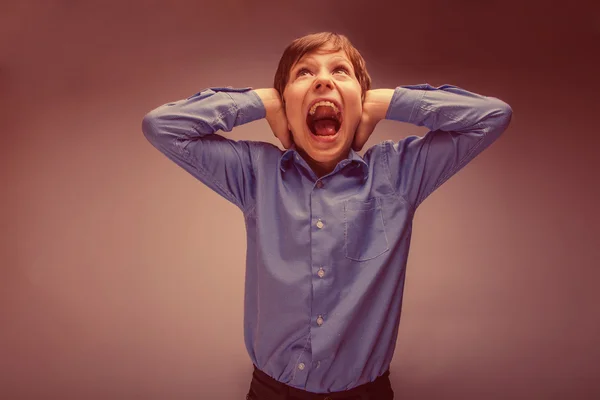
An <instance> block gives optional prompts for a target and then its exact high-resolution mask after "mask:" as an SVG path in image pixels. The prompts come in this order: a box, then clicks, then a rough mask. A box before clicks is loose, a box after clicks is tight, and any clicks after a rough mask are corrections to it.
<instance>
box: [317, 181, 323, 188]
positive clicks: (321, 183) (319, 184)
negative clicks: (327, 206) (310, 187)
mask: <svg viewBox="0 0 600 400" xmlns="http://www.w3.org/2000/svg"><path fill="white" fill-rule="evenodd" d="M322 187H323V181H317V189H321V188H322Z"/></svg>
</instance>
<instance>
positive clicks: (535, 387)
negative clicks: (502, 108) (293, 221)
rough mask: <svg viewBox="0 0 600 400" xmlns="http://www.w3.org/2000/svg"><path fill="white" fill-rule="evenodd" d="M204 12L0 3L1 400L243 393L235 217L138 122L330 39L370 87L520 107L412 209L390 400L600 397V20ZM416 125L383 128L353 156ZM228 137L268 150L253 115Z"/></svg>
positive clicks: (466, 4) (504, 8)
mask: <svg viewBox="0 0 600 400" xmlns="http://www.w3.org/2000/svg"><path fill="white" fill-rule="evenodd" d="M416 3H418V5H415V4H416ZM215 4H216V2H203V1H198V0H196V1H179V2H174V3H173V4H171V3H170V2H166V1H162V2H159V1H141V0H137V1H128V2H127V1H109V2H97V3H93V2H89V1H80V2H76V1H66V0H65V1H12V2H2V5H1V6H0V7H1V8H0V16H1V19H0V57H1V59H0V94H1V100H0V121H1V124H2V125H1V126H2V131H1V133H2V134H1V143H0V152H1V153H0V155H1V163H2V164H1V166H2V169H1V171H2V196H1V197H0V198H1V199H2V214H1V221H2V231H1V232H2V240H1V241H0V263H1V264H0V398H3V399H70V398H73V399H133V398H139V399H141V398H143V399H209V398H210V399H242V398H244V395H245V393H246V391H247V388H248V385H249V380H250V374H251V368H252V365H251V363H250V360H249V358H248V356H247V354H246V350H245V347H244V343H243V332H242V318H243V315H242V305H243V277H244V254H245V231H244V225H243V219H242V216H241V213H240V212H239V211H238V210H237V208H235V206H233V205H231V204H229V203H227V202H226V201H225V200H223V199H222V198H220V197H218V196H217V195H216V194H214V193H213V192H211V191H210V190H209V189H207V188H206V187H204V186H203V185H202V184H200V183H199V182H198V181H196V180H195V179H194V178H192V177H191V175H188V174H186V173H184V172H183V170H181V169H180V168H179V167H178V166H176V165H175V164H174V163H171V162H170V161H168V160H167V159H166V157H164V156H163V155H161V154H160V153H159V152H158V151H157V150H155V149H154V148H153V147H151V146H150V144H149V143H148V142H147V141H146V140H145V138H144V137H143V135H142V132H141V120H142V117H143V116H144V114H145V113H146V112H148V111H150V110H151V109H152V108H154V107H156V106H158V105H160V104H163V103H167V102H169V101H172V100H175V99H180V98H184V97H187V96H190V95H192V94H194V93H196V92H197V91H199V90H201V89H203V88H206V87H209V86H228V85H231V86H237V87H243V86H252V87H254V88H258V87H268V86H270V85H271V84H272V78H273V75H274V73H275V68H276V65H277V62H278V60H279V57H280V55H281V53H282V51H283V49H284V48H285V46H286V45H287V44H288V43H289V42H290V41H291V40H293V39H294V38H296V37H298V36H302V35H304V34H307V33H311V32H316V31H323V30H330V31H337V32H341V33H344V34H346V35H348V36H349V38H350V39H351V40H352V41H353V43H354V44H355V45H356V46H357V48H358V49H359V50H360V51H361V52H362V53H363V55H364V57H365V58H366V60H367V65H368V67H369V71H370V73H371V75H372V77H373V81H374V87H375V88H378V87H390V88H393V87H395V86H398V85H404V84H417V83H425V82H427V83H430V84H432V85H436V86H438V85H441V84H444V83H449V84H453V85H456V86H460V87H463V88H465V89H467V90H471V91H474V92H477V93H481V94H484V95H489V96H494V97H498V98H500V99H502V100H504V101H506V102H507V103H509V104H510V105H511V106H512V108H513V111H514V114H513V121H512V125H511V126H510V128H509V130H508V131H507V132H506V134H505V135H504V136H503V137H502V138H501V139H500V140H499V141H498V142H497V143H496V144H495V145H493V146H492V147H491V148H490V149H489V150H487V151H486V152H485V153H484V154H483V155H482V156H481V157H478V158H477V159H476V160H474V161H473V162H472V164H470V165H469V166H468V167H466V168H465V169H464V170H463V171H462V172H460V173H459V174H458V175H457V176H455V177H454V178H453V179H451V180H450V181H449V182H448V183H447V184H445V185H444V186H443V187H442V188H440V189H439V190H438V191H437V192H435V193H434V194H433V195H432V196H431V197H430V198H429V199H428V200H427V201H426V202H425V203H424V204H423V205H422V207H421V208H420V210H419V212H418V213H417V216H416V220H415V232H414V239H413V246H412V249H411V253H410V257H409V265H408V268H409V269H408V278H407V287H406V294H405V301H404V308H403V319H402V322H401V327H400V333H399V341H398V346H397V350H396V353H395V357H394V360H393V362H392V375H391V379H392V383H393V386H394V388H395V390H396V394H397V398H399V399H455V398H456V399H458V398H460V399H486V400H487V399H593V398H596V399H597V398H600V366H599V362H600V345H599V343H598V342H599V338H600V305H599V300H600V295H599V294H598V289H597V288H598V283H599V280H600V271H599V266H600V265H599V261H598V256H599V252H598V244H599V242H600V240H599V238H600V228H599V226H600V218H599V213H598V203H599V200H600V196H599V188H598V186H599V185H598V182H599V179H598V177H599V174H598V170H599V168H598V166H597V161H598V145H599V142H600V140H599V135H600V132H598V128H597V121H598V114H599V113H600V109H599V104H600V100H599V93H600V84H599V79H598V77H597V74H598V71H600V66H599V63H598V55H597V54H598V50H597V49H598V47H597V46H598V43H599V42H600V18H599V17H598V15H600V14H599V13H597V12H594V10H591V8H584V7H583V6H582V5H581V4H579V3H578V2H574V1H569V2H563V4H562V5H560V6H558V5H554V4H552V3H551V2H550V3H549V2H542V1H536V2H512V1H509V2H507V1H485V2H482V1H475V0H468V1H467V0H463V1H452V2H448V4H445V2H442V1H416V0H414V1H412V2H401V1H396V2H393V4H395V6H393V7H392V6H389V5H388V6H385V5H384V3H382V2H375V1H367V2H358V1H349V0H346V1H341V2H337V1H321V2H315V1H312V0H311V1H301V2H283V1H279V2H273V3H272V4H267V3H265V2H262V3H258V2H255V1H241V0H223V1H221V2H220V5H219V6H217V5H215ZM282 4H283V5H282ZM594 48H595V49H596V50H594ZM593 122H594V123H593ZM424 132H425V131H423V130H422V129H421V128H417V127H414V126H411V125H407V124H401V123H397V122H392V121H384V122H382V123H381V124H380V125H379V126H378V128H377V130H376V133H375V134H374V136H373V137H372V139H371V141H370V142H369V143H370V144H373V143H375V142H377V141H380V140H383V139H396V140H399V139H400V138H402V137H403V136H405V135H408V134H415V133H416V134H423V133H424ZM227 136H228V137H232V138H245V139H252V140H264V141H270V142H273V143H276V142H275V140H274V138H273V137H272V135H271V133H270V131H269V129H268V124H267V123H266V121H264V120H262V121H258V122H254V123H252V124H248V125H246V126H243V127H240V128H238V129H236V130H234V131H233V132H231V133H228V134H227ZM368 145H369V144H368Z"/></svg>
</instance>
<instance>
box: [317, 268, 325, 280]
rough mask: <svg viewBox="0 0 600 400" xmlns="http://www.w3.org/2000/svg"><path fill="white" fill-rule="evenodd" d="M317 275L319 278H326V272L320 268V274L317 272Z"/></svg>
mask: <svg viewBox="0 0 600 400" xmlns="http://www.w3.org/2000/svg"><path fill="white" fill-rule="evenodd" d="M317 275H319V278H322V277H324V276H325V270H324V269H323V268H319V272H317Z"/></svg>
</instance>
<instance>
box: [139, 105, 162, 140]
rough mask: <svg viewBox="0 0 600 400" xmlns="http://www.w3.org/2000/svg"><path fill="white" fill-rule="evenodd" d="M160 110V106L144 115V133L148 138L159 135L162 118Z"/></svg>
mask: <svg viewBox="0 0 600 400" xmlns="http://www.w3.org/2000/svg"><path fill="white" fill-rule="evenodd" d="M158 110H159V109H158V108H157V109H154V110H152V111H150V112H149V113H148V114H146V115H144V118H142V133H143V134H144V136H145V137H146V138H147V139H151V138H154V137H157V136H158V131H159V129H158V127H159V124H158V122H159V119H160V114H159V112H158Z"/></svg>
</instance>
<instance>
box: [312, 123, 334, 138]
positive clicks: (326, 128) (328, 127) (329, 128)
mask: <svg viewBox="0 0 600 400" xmlns="http://www.w3.org/2000/svg"><path fill="white" fill-rule="evenodd" d="M315 132H317V135H319V136H332V135H335V122H334V121H332V120H330V119H322V120H319V121H316V122H315Z"/></svg>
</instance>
